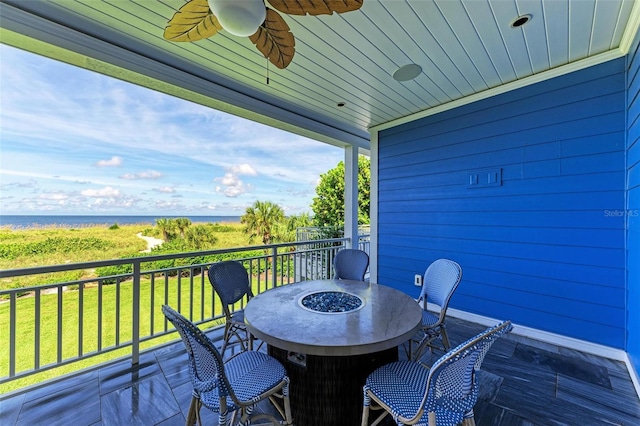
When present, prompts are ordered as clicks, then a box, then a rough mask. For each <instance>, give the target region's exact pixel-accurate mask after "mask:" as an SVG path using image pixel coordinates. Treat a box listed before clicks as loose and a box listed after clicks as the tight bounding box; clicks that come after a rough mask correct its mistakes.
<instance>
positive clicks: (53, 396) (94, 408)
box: [16, 379, 101, 426]
mask: <svg viewBox="0 0 640 426" xmlns="http://www.w3.org/2000/svg"><path fill="white" fill-rule="evenodd" d="M79 419H82V423H83V424H91V423H95V422H98V421H100V420H101V418H100V395H99V387H98V379H93V380H89V381H86V382H84V383H81V384H78V385H75V386H71V387H65V388H63V389H59V390H58V391H57V392H53V393H47V394H46V395H45V396H43V397H41V398H37V399H31V400H29V401H26V402H25V403H24V405H23V406H22V411H21V412H20V415H19V416H18V419H17V421H16V425H25V426H32V425H70V424H78V421H79Z"/></svg>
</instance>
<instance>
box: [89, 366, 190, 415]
mask: <svg viewBox="0 0 640 426" xmlns="http://www.w3.org/2000/svg"><path fill="white" fill-rule="evenodd" d="M101 404H102V407H101V415H102V424H103V425H105V426H106V425H123V424H139V425H155V424H157V423H160V422H162V421H165V420H167V419H169V418H171V417H173V416H175V415H177V414H180V407H179V406H178V403H177V401H176V399H175V398H174V396H173V393H172V392H171V388H170V387H169V384H168V383H167V381H166V379H165V378H164V376H162V375H161V374H157V375H154V376H152V377H148V378H146V379H143V380H138V381H136V382H135V383H133V384H131V385H129V386H126V387H123V388H119V389H116V390H114V391H112V392H110V393H107V394H105V395H103V396H102V398H101Z"/></svg>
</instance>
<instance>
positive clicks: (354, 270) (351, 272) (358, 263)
mask: <svg viewBox="0 0 640 426" xmlns="http://www.w3.org/2000/svg"><path fill="white" fill-rule="evenodd" d="M368 267H369V255H368V254H367V253H366V252H364V251H362V250H358V249H342V250H340V251H338V253H336V256H335V257H334V258H333V272H334V275H333V278H334V279H338V280H356V281H364V275H365V273H366V272H367V268H368Z"/></svg>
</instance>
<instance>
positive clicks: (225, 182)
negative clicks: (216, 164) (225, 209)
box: [214, 173, 252, 198]
mask: <svg viewBox="0 0 640 426" xmlns="http://www.w3.org/2000/svg"><path fill="white" fill-rule="evenodd" d="M214 180H215V181H216V182H220V185H218V186H216V192H217V193H218V194H223V195H224V196H225V197H231V198H235V197H238V196H240V195H242V194H244V193H245V192H249V191H251V189H252V186H251V185H247V184H245V183H244V182H242V181H241V180H240V179H239V178H238V176H237V175H235V174H233V173H225V175H224V176H223V177H221V178H215V179H214Z"/></svg>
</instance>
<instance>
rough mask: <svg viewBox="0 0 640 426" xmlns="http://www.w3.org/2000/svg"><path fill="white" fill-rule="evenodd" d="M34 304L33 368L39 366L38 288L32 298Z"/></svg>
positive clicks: (39, 325)
mask: <svg viewBox="0 0 640 426" xmlns="http://www.w3.org/2000/svg"><path fill="white" fill-rule="evenodd" d="M34 303H35V306H34V309H33V310H34V315H33V316H34V321H35V323H34V327H35V330H34V333H33V338H34V342H33V346H34V349H35V350H34V359H33V364H34V369H36V370H37V369H39V368H40V327H41V324H40V290H37V291H36V293H35V300H34Z"/></svg>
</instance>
